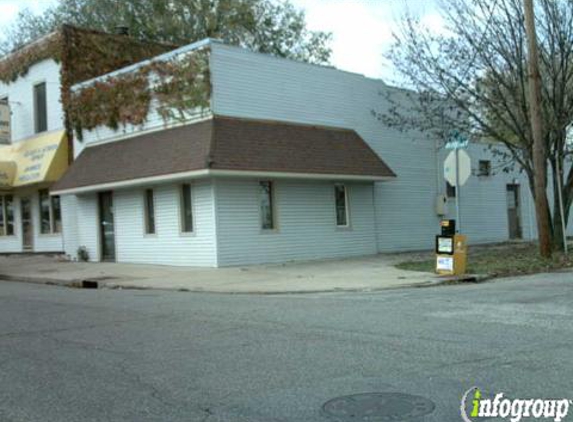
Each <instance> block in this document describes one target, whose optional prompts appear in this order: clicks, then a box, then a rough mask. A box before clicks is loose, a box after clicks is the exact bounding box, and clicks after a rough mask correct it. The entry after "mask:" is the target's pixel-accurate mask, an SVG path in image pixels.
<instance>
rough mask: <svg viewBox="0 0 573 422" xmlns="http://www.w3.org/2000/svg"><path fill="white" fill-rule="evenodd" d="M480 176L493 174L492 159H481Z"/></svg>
mask: <svg viewBox="0 0 573 422" xmlns="http://www.w3.org/2000/svg"><path fill="white" fill-rule="evenodd" d="M478 176H480V177H487V176H491V161H489V160H480V161H479V173H478Z"/></svg>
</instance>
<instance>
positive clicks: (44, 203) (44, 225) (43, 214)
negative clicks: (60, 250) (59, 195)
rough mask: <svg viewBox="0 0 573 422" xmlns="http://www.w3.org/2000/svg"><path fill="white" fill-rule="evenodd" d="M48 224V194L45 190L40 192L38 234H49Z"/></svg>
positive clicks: (49, 225) (49, 224)
mask: <svg viewBox="0 0 573 422" xmlns="http://www.w3.org/2000/svg"><path fill="white" fill-rule="evenodd" d="M51 227H52V225H51V223H50V194H49V192H48V191H47V190H41V191H40V233H42V234H49V233H50V232H51Z"/></svg>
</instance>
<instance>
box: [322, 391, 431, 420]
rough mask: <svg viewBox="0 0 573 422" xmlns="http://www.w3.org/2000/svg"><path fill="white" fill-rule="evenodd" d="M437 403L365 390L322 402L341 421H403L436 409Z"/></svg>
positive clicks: (327, 410)
mask: <svg viewBox="0 0 573 422" xmlns="http://www.w3.org/2000/svg"><path fill="white" fill-rule="evenodd" d="M435 407H436V406H435V405H434V403H433V402H432V401H430V400H428V399H427V398H425V397H421V396H413V395H410V394H403V393H363V394H353V395H350V396H343V397H337V398H335V399H332V400H330V401H327V402H326V403H325V404H324V405H323V406H322V411H323V412H324V414H325V415H327V416H328V417H330V418H333V419H335V420H338V421H364V422H384V421H401V420H407V419H412V418H416V417H419V416H423V415H427V414H428V413H432V412H433V411H434V408H435Z"/></svg>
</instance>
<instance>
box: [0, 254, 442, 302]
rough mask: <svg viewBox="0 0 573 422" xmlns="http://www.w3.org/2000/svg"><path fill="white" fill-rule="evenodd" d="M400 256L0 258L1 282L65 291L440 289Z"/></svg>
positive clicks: (432, 276)
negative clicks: (182, 263) (175, 261)
mask: <svg viewBox="0 0 573 422" xmlns="http://www.w3.org/2000/svg"><path fill="white" fill-rule="evenodd" d="M403 260H405V256H404V255H403V254H400V255H375V256H368V257H361V258H352V259H339V260H322V261H311V262H297V263H288V264H275V265H257V266H245V267H232V268H194V267H170V266H159V265H143V264H118V263H83V262H66V261H62V260H60V259H59V258H58V257H54V256H44V255H27V256H26V255H11V256H1V257H0V279H1V280H8V281H24V282H35V283H46V284H58V285H68V286H81V285H82V282H83V281H85V280H91V281H95V282H97V285H98V287H99V288H102V287H105V288H132V289H165V290H181V291H191V292H217V293H269V294H272V293H275V294H276V293H310V292H334V291H374V290H382V289H391V288H399V287H409V286H426V285H433V284H439V283H440V282H441V281H443V278H439V277H437V276H436V275H435V274H431V273H421V272H412V271H404V270H399V269H397V268H395V267H394V266H393V264H394V263H396V262H400V261H403Z"/></svg>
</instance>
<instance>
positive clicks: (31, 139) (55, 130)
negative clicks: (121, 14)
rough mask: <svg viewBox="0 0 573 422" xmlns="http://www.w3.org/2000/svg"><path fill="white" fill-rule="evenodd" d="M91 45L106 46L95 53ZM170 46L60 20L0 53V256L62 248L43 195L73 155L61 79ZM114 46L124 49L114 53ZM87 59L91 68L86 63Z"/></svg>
mask: <svg viewBox="0 0 573 422" xmlns="http://www.w3.org/2000/svg"><path fill="white" fill-rule="evenodd" d="M69 38H73V42H72V43H66V42H64V41H65V39H69ZM94 42H97V43H101V44H104V45H105V48H100V49H98V50H94V49H93V48H91V46H92V43H94ZM68 45H73V46H74V47H73V48H70V47H66V46H68ZM170 49H173V46H164V45H159V44H153V43H141V42H139V41H137V40H134V39H132V38H130V37H127V36H119V35H113V34H105V33H101V32H97V31H90V30H84V29H80V28H75V27H71V26H68V25H65V26H63V27H62V28H60V29H59V30H57V31H55V32H53V33H50V34H48V35H47V36H45V37H43V38H41V39H39V40H37V41H35V42H33V43H30V44H28V45H26V46H24V47H23V48H21V49H19V50H17V51H15V52H13V53H11V54H9V55H7V56H4V57H2V58H0V253H21V252H34V253H45V252H56V253H62V252H63V251H64V238H63V235H62V210H61V202H60V197H59V196H57V195H50V189H51V186H52V185H53V183H54V182H56V181H57V180H58V179H59V178H60V177H61V176H62V174H63V173H64V172H65V171H66V169H67V167H68V163H69V161H70V158H71V155H72V151H71V150H72V144H71V142H70V141H69V139H70V138H69V137H68V136H67V131H66V129H65V126H66V113H65V111H64V106H63V104H62V100H63V99H64V98H65V97H66V95H67V93H68V92H69V87H67V88H66V86H65V83H63V80H64V79H67V80H68V81H69V82H73V81H81V80H83V79H86V78H88V79H89V78H90V77H93V76H95V75H97V74H99V72H100V71H101V69H107V70H113V69H117V68H118V67H123V66H125V65H126V64H129V63H133V62H134V61H139V60H142V59H143V58H146V57H149V55H150V54H151V55H153V54H158V53H159V52H163V51H167V50H170ZM86 50H89V51H88V53H86ZM118 51H122V52H124V51H125V52H128V53H126V54H123V55H122V56H120V57H119V58H118V54H117V52H118ZM64 58H65V59H64ZM74 58H75V59H77V60H75V61H74ZM94 61H96V62H97V64H98V66H90V65H91V64H92V62H94Z"/></svg>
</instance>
